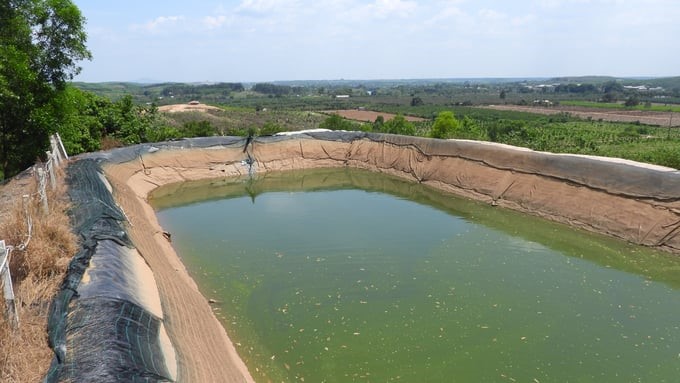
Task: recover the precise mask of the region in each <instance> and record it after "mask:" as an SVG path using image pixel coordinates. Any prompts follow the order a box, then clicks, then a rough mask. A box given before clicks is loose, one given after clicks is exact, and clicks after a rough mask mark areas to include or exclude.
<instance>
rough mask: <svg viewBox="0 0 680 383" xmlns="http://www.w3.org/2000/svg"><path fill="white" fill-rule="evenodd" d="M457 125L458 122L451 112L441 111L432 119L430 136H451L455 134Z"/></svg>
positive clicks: (458, 125) (457, 128)
mask: <svg viewBox="0 0 680 383" xmlns="http://www.w3.org/2000/svg"><path fill="white" fill-rule="evenodd" d="M459 127H460V123H459V122H458V120H456V117H455V116H454V115H453V112H451V111H446V112H441V113H439V115H437V118H436V119H435V120H434V125H432V130H431V131H430V137H432V138H452V137H454V136H455V135H456V133H457V131H458V130H459Z"/></svg>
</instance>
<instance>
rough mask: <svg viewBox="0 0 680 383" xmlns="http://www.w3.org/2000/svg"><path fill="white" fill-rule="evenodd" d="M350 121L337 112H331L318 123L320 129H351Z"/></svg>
mask: <svg viewBox="0 0 680 383" xmlns="http://www.w3.org/2000/svg"><path fill="white" fill-rule="evenodd" d="M352 127H353V126H352V123H351V122H349V121H347V120H345V119H344V118H342V117H340V115H339V114H336V113H333V114H331V115H330V116H328V118H326V119H325V120H324V121H322V122H321V124H319V128H320V129H329V130H352Z"/></svg>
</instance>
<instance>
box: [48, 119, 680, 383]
mask: <svg viewBox="0 0 680 383" xmlns="http://www.w3.org/2000/svg"><path fill="white" fill-rule="evenodd" d="M246 142H247V141H246V138H243V137H204V138H193V139H183V140H177V141H169V142H160V143H153V144H140V145H133V146H129V147H125V148H118V149H113V150H109V151H106V152H98V153H89V154H85V155H81V156H78V157H77V158H76V162H74V163H72V164H71V166H69V169H68V173H69V175H70V174H71V173H72V172H76V171H75V170H71V169H70V168H71V167H74V166H75V167H77V166H78V165H77V164H79V163H92V164H96V167H97V168H96V171H97V176H96V177H95V176H94V175H93V174H91V173H90V178H93V179H94V178H97V179H99V181H101V184H100V185H98V186H96V187H95V189H98V190H99V189H100V188H102V187H103V188H105V189H106V190H107V192H108V193H107V200H106V202H105V203H101V201H100V202H96V201H95V204H98V205H101V206H99V207H98V208H99V209H100V210H101V211H100V212H99V213H98V214H99V217H100V218H101V220H99V221H97V222H98V223H97V222H95V223H92V224H90V225H89V226H88V225H86V224H85V222H86V221H88V219H87V218H88V217H89V216H91V215H92V213H91V211H90V210H88V209H91V207H88V206H89V205H86V206H85V207H83V209H82V210H83V211H84V212H87V213H85V214H86V215H85V218H83V216H78V214H73V215H72V222H73V226H74V230H76V232H77V233H78V234H79V235H80V236H81V238H82V239H83V242H82V244H83V245H82V247H81V250H80V251H79V252H78V254H76V256H75V257H74V259H73V260H72V261H71V264H70V265H69V272H68V274H67V277H66V278H65V279H64V283H62V288H61V290H60V291H59V293H58V294H57V296H56V297H55V299H54V302H53V305H52V306H51V310H50V312H51V315H50V323H49V324H48V327H49V331H48V333H49V343H50V346H51V347H52V348H53V350H54V352H55V358H54V361H53V364H52V367H51V368H50V371H49V373H48V376H47V377H46V380H45V381H46V382H52V381H59V374H60V370H63V369H64V368H63V361H64V357H65V354H66V352H65V350H66V347H68V345H67V342H66V341H65V340H64V339H66V338H67V335H66V334H65V333H66V331H67V328H68V326H67V325H66V322H67V315H68V314H69V312H70V311H69V310H71V309H72V308H73V307H75V309H76V310H77V309H79V307H78V297H77V288H78V284H79V281H80V278H81V277H82V275H83V274H84V272H85V269H86V268H87V266H88V263H89V258H88V257H91V256H92V254H93V253H94V249H96V247H97V244H98V241H101V240H112V241H115V242H117V243H119V245H120V246H125V247H131V246H132V244H131V242H130V240H129V238H128V237H127V233H126V232H125V228H124V225H123V223H124V222H125V221H126V217H125V214H124V213H123V212H122V210H121V209H118V208H117V206H116V203H115V200H114V199H113V196H112V195H111V187H110V185H107V184H106V182H105V180H106V177H105V176H104V175H103V174H104V173H103V171H102V166H108V165H120V164H126V163H131V162H134V161H139V170H138V172H143V173H146V172H149V173H151V171H152V169H154V167H153V166H154V165H151V166H150V167H147V164H146V163H145V160H146V159H147V157H148V158H151V157H149V156H152V155H154V153H158V152H167V151H177V152H176V153H177V156H182V151H184V150H193V149H214V150H221V149H224V150H231V151H234V152H238V153H240V154H237V155H235V157H234V158H236V159H234V160H231V161H225V162H224V163H223V164H221V165H230V166H232V167H237V166H250V165H252V166H254V168H255V171H258V172H262V171H270V170H286V169H293V168H296V166H297V168H304V167H305V166H307V165H309V163H296V164H291V163H290V161H293V162H294V161H295V159H296V158H295V156H298V157H299V159H301V160H305V161H306V160H309V161H312V162H313V161H320V160H323V161H320V162H321V163H322V165H321V166H322V167H340V166H349V167H357V168H364V169H369V170H373V171H379V172H386V173H390V174H393V175H398V176H400V177H402V178H406V179H410V180H413V181H416V182H420V183H425V184H427V185H431V186H433V187H435V188H438V189H441V190H444V191H449V192H453V193H456V194H460V195H462V196H464V197H470V198H473V199H477V200H481V201H484V202H488V203H491V204H493V205H500V206H504V207H508V208H511V209H514V210H518V211H523V212H528V213H530V214H533V215H537V216H540V217H544V218H548V219H551V220H555V221H558V222H562V223H567V224H570V225H572V226H575V227H579V228H585V229H587V230H590V231H595V232H599V233H602V234H607V235H610V236H614V237H619V238H621V239H623V240H626V241H629V242H632V243H637V244H642V245H647V246H652V247H658V248H661V249H664V250H669V251H671V252H675V253H678V252H680V236H679V235H678V234H679V233H680V203H679V201H680V172H678V171H677V170H675V169H670V168H663V167H658V166H650V165H646V164H640V163H634V162H632V161H620V160H616V159H607V158H601V157H592V156H580V155H571V154H553V153H545V152H536V151H531V150H527V149H522V148H515V147H511V146H507V145H499V144H493V143H484V142H476V141H467V140H439V139H428V138H419V137H408V136H398V135H388V134H374V133H365V132H313V133H312V132H310V133H303V134H298V135H290V136H268V137H257V138H255V139H254V140H253V141H252V147H251V148H250V149H249V148H248V147H246V148H244V145H245V144H246ZM368 142H370V143H373V144H377V145H379V146H381V149H382V150H383V151H385V150H395V152H394V153H398V154H397V157H396V158H391V161H388V162H383V163H381V161H383V160H385V158H384V157H385V155H384V153H383V154H382V155H383V157H381V154H380V153H378V152H376V151H375V148H364V146H365V145H364V143H368ZM332 143H338V144H340V146H339V147H332V146H333V145H332ZM298 144H299V149H298V148H297V145H298ZM277 145H287V147H286V148H285V149H283V150H282V151H281V154H282V155H284V156H283V157H279V158H277V157H276V156H275V155H274V156H269V158H267V159H262V158H261V157H267V156H263V153H265V152H266V151H267V150H268V148H273V147H275V146H277ZM386 148H387V149H386ZM309 149H313V150H316V153H314V154H312V155H311V156H310V153H309ZM364 149H365V150H364ZM246 150H248V153H247V155H248V157H246ZM367 152H369V153H368V154H367ZM394 153H392V155H394ZM251 155H252V156H253V159H254V161H253V163H252V164H248V163H247V162H246V160H247V159H250V158H251V157H250V156H251ZM451 159H453V160H457V161H459V162H457V163H460V161H463V162H464V163H470V164H475V166H477V168H475V169H479V167H484V168H489V169H494V170H496V171H497V172H496V173H494V174H506V175H507V177H505V178H508V179H507V180H506V179H503V177H498V178H496V179H494V181H493V182H494V183H497V185H492V186H489V187H486V188H475V187H467V186H465V185H453V184H454V183H455V182H450V180H446V179H445V178H446V177H450V174H444V175H442V174H440V173H438V172H437V169H435V170H433V169H427V168H426V167H422V166H419V164H427V163H429V162H434V161H447V160H451ZM275 163H276V164H278V166H272V164H275ZM441 163H442V164H444V163H445V162H441ZM214 166H215V164H206V165H205V167H209V169H210V170H212V167H214ZM309 167H311V166H309ZM203 170H206V169H203ZM232 170H233V169H232ZM222 171H224V169H222ZM208 173H209V175H207V176H206V175H204V178H207V177H214V178H220V177H224V176H234V175H244V174H247V173H248V172H246V171H242V170H237V171H236V172H233V171H232V172H231V173H228V172H227V173H223V174H220V173H218V172H212V173H210V172H208ZM516 175H527V176H529V177H538V178H541V179H546V180H549V181H551V182H554V183H563V184H565V185H568V186H569V187H570V188H572V189H573V190H580V189H587V190H589V191H593V192H595V193H601V194H606V195H608V196H611V197H612V198H616V201H619V202H620V201H624V200H625V201H634V202H635V203H640V204H644V205H645V206H647V205H648V206H651V207H652V208H653V209H659V211H661V210H663V211H664V213H666V214H667V215H670V217H671V218H672V217H675V220H674V221H673V219H671V221H672V222H671V223H670V224H664V225H659V224H656V225H653V227H652V229H649V232H651V231H653V230H657V231H658V230H663V231H664V233H663V235H661V240H658V238H657V239H655V240H654V241H652V242H649V241H647V242H645V241H644V239H645V238H647V237H649V232H648V233H647V235H645V236H644V238H643V237H642V236H638V237H636V236H634V235H632V236H631V235H627V234H625V233H624V234H623V235H621V233H612V232H609V231H607V230H606V229H607V228H606V227H605V228H604V229H603V228H602V227H598V226H597V225H595V224H592V223H591V222H587V217H586V219H585V220H583V219H571V218H569V217H567V218H566V219H560V217H559V216H556V215H555V213H554V212H549V213H545V212H543V211H540V210H533V211H532V210H531V209H528V208H526V206H525V205H526V201H517V200H512V198H513V197H512V196H508V195H506V194H509V193H507V191H508V190H510V189H511V188H512V187H513V182H514V181H513V180H512V177H514V176H516ZM178 181H181V180H178ZM447 182H449V183H448V184H447ZM456 182H457V181H456ZM69 185H70V188H69V189H74V190H73V191H71V190H69V194H70V195H71V198H72V199H73V200H74V202H75V201H79V200H82V199H83V196H82V195H83V194H86V195H87V194H92V192H91V191H85V190H83V188H82V187H81V186H80V185H78V184H76V183H73V182H70V183H69ZM156 186H158V185H156ZM98 193H101V190H100V191H98ZM108 198H110V199H108ZM548 203H549V201H548ZM76 205H78V204H76ZM614 208H615V207H614ZM75 210H78V206H76V208H74V211H75ZM95 210H96V209H95ZM558 213H559V212H558ZM81 214H83V213H81ZM592 218H593V220H596V219H597V217H592ZM662 226H663V227H662ZM94 227H96V229H93V228H94ZM641 239H643V240H641ZM128 303H130V304H134V303H131V302H128V301H121V304H128ZM69 304H70V305H69ZM83 352H88V351H83ZM117 368H119V367H117ZM130 370H131V371H141V370H142V369H139V368H138V367H135V366H133V367H131V368H130ZM154 374H155V372H151V373H148V372H147V373H146V375H145V373H142V374H141V376H140V379H143V380H140V381H164V380H157V379H168V380H169V378H167V376H162V374H156V375H154ZM49 379H53V380H49ZM54 379H56V380H54ZM135 379H136V378H135ZM154 379H156V380H154ZM75 381H79V380H75ZM82 381H87V380H82ZM97 381H106V380H101V379H99V378H98V379H97ZM111 381H114V380H111ZM132 381H135V380H132Z"/></svg>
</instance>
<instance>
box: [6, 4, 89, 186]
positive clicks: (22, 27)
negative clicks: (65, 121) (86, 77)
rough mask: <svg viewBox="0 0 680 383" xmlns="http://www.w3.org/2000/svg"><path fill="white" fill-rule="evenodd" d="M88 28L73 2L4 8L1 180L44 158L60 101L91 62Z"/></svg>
mask: <svg viewBox="0 0 680 383" xmlns="http://www.w3.org/2000/svg"><path fill="white" fill-rule="evenodd" d="M83 23H84V19H83V17H82V16H81V14H80V11H79V10H78V8H77V7H76V6H75V5H74V4H73V3H71V1H69V0H15V1H4V2H1V3H0V178H3V177H9V176H12V175H14V174H16V173H18V172H20V171H21V170H23V169H25V168H27V167H28V166H30V165H31V164H33V163H34V162H35V160H36V158H38V157H43V156H44V153H45V150H46V149H47V148H48V146H49V140H48V136H49V134H51V133H53V132H54V131H56V128H57V126H58V125H59V123H60V122H62V121H61V120H60V119H61V118H62V117H64V114H63V113H61V114H59V113H56V111H58V110H59V109H58V107H57V106H58V103H59V100H58V98H59V97H60V96H61V95H60V94H61V92H64V91H65V89H66V83H67V81H69V80H72V79H73V77H74V76H75V75H76V74H78V72H79V71H80V68H79V67H78V66H77V62H78V61H81V60H83V59H89V58H90V57H91V55H90V52H89V51H88V50H87V49H86V47H85V40H86V35H85V32H84V29H83Z"/></svg>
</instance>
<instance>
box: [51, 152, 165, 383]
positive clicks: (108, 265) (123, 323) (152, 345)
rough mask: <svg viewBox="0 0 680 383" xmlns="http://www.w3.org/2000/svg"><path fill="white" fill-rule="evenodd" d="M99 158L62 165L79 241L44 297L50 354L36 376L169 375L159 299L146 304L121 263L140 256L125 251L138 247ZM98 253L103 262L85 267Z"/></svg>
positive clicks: (150, 378) (105, 378)
mask: <svg viewBox="0 0 680 383" xmlns="http://www.w3.org/2000/svg"><path fill="white" fill-rule="evenodd" d="M99 162H100V161H98V160H94V159H90V160H87V159H86V160H81V161H77V162H74V163H71V164H70V166H69V167H68V168H67V170H66V171H67V177H66V181H67V184H68V185H69V188H68V194H69V197H70V199H71V203H72V208H71V209H70V210H69V217H70V219H71V225H72V227H73V230H74V231H75V233H76V234H77V235H78V236H79V237H80V240H81V245H80V250H79V251H78V252H77V254H76V255H75V256H74V257H73V258H72V260H71V261H70V263H69V265H68V269H67V272H66V275H65V277H64V280H63V281H62V283H61V286H60V288H59V291H58V292H57V294H56V296H55V298H54V299H53V301H52V302H51V304H50V309H49V317H48V325H47V326H48V328H47V333H48V343H49V346H50V348H52V350H53V352H54V354H55V355H54V358H53V360H52V363H51V365H50V368H49V370H48V372H47V374H46V376H45V378H44V382H48V383H49V382H61V381H73V382H120V381H128V382H171V381H174V379H175V374H176V373H175V370H176V366H173V365H171V363H176V362H175V356H174V350H168V343H169V342H167V340H166V338H167V334H165V329H164V328H163V318H162V312H161V310H160V302H158V305H154V304H150V303H149V299H146V298H145V297H144V296H143V295H144V294H141V293H139V292H138V287H139V286H135V285H136V284H137V283H138V280H136V279H135V276H134V275H132V276H131V274H134V272H133V269H134V267H135V265H134V264H132V265H128V266H127V267H124V263H128V264H129V263H131V262H132V263H134V262H135V261H136V262H143V260H141V257H140V259H137V260H135V259H134V258H131V257H135V256H136V257H139V255H138V254H137V255H136V254H134V252H132V250H134V247H133V245H132V242H131V241H130V239H129V237H128V235H127V232H126V230H125V227H124V222H125V220H126V218H125V215H124V214H123V212H122V210H121V209H120V208H119V207H118V206H117V204H116V202H115V200H114V199H113V195H112V194H111V187H110V185H108V182H107V181H106V179H105V177H104V175H103V172H102V168H101V165H100V163H99ZM98 256H99V257H100V258H101V257H102V256H105V257H108V260H110V262H100V263H101V264H100V265H97V267H96V269H97V275H96V276H95V275H91V274H92V272H93V270H94V269H95V267H94V266H93V264H92V262H93V258H95V257H98ZM88 273H90V275H88ZM152 283H153V282H152ZM154 287H155V286H154ZM156 294H157V292H156ZM168 351H170V352H168ZM168 354H170V355H168ZM168 356H170V357H168Z"/></svg>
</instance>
